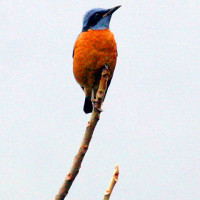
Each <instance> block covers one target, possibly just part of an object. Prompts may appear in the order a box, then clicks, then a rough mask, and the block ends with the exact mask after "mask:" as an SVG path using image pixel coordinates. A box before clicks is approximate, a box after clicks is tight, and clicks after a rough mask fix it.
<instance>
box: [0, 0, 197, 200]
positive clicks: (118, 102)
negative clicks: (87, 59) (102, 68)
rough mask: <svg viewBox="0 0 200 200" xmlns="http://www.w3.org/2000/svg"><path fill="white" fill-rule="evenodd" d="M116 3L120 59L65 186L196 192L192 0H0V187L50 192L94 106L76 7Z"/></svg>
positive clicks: (22, 193) (77, 193) (127, 193)
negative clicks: (78, 76) (80, 75)
mask: <svg viewBox="0 0 200 200" xmlns="http://www.w3.org/2000/svg"><path fill="white" fill-rule="evenodd" d="M120 4H122V7H121V8H120V9H119V10H117V11H116V12H115V13H114V15H113V17H112V20H111V25H110V29H111V30H112V31H113V32H114V34H115V38H116V41H117V44H118V62H117V67H116V70H115V74H114V78H113V80H112V83H111V86H110V88H109V91H108V94H107V97H106V101H105V102H104V105H103V110H104V112H103V113H102V114H101V119H100V121H99V123H98V125H97V128H96V130H95V133H94V135H93V139H92V142H91V144H90V147H89V150H88V152H87V154H86V156H85V159H84V161H83V164H82V168H81V170H80V173H79V175H78V177H77V179H76V180H75V182H74V184H73V186H72V188H71V190H70V192H69V195H68V198H66V199H71V200H80V199H87V200H94V199H103V194H104V191H105V189H106V187H107V185H108V183H109V180H110V178H111V175H112V173H113V170H114V166H115V164H116V163H118V164H119V168H120V176H119V182H118V183H117V185H116V187H115V189H114V191H113V194H112V197H111V199H113V200H122V199H126V200H199V199H200V189H199V188H200V145H199V144H200V131H199V130H200V123H199V121H200V115H199V111H200V106H199V102H200V78H199V77H200V56H199V53H200V24H199V19H200V1H199V0H196V1H195V0H190V1H187V0H165V1H160V0H151V1H149V0H134V1H131V0H130V1H117V0H116V1H114V0H110V1H108V0H102V1H95V0H88V1H80V0H77V1H67V0H66V1H64V0H57V1H52V0H40V1H36V0H35V1H34V0H28V1H27V0H1V1H0V135H1V140H0V158H1V161H0V185H1V186H0V199H1V200H19V199H20V200H36V199H40V200H49V199H53V198H54V196H55V195H56V193H57V191H58V189H59V188H60V186H61V184H62V182H63V180H64V178H65V175H66V174H67V172H68V171H69V169H70V167H71V164H72V161H73V158H74V156H75V154H76V152H77V150H78V148H79V145H80V142H81V139H82V136H83V133H84V130H85V127H86V125H87V122H88V120H89V118H90V115H86V114H85V113H84V112H83V111H82V108H83V103H84V94H83V92H82V90H81V89H80V87H79V85H78V84H77V83H76V81H75V79H74V76H73V72H72V51H73V45H74V42H75V40H76V38H77V36H78V34H79V33H80V31H81V29H82V18H83V15H84V14H85V12H86V11H88V10H89V9H91V8H94V7H103V8H110V7H113V6H116V5H120Z"/></svg>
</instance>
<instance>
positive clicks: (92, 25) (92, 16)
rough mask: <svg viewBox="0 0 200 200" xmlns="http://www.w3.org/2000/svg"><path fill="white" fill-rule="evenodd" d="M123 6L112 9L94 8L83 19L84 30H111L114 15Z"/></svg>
mask: <svg viewBox="0 0 200 200" xmlns="http://www.w3.org/2000/svg"><path fill="white" fill-rule="evenodd" d="M120 7H121V6H116V7H113V8H110V9H104V8H94V9H92V10H90V11H88V12H87V13H86V14H85V16H84V18H83V30H82V31H87V30H88V29H92V30H102V29H107V28H109V24H110V20H111V17H112V14H113V13H114V12H115V11H116V10H117V9H118V8H120Z"/></svg>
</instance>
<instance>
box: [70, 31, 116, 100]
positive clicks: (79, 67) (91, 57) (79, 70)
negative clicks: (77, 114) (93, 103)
mask: <svg viewBox="0 0 200 200" xmlns="http://www.w3.org/2000/svg"><path fill="white" fill-rule="evenodd" d="M116 60H117V46H116V42H115V39H114V35H113V33H112V32H111V31H110V30H109V29H104V30H91V29H89V30H88V31H87V32H82V33H81V34H80V35H79V37H78V39H77V41H76V43H75V47H74V62H73V71H74V76H75V78H76V80H77V82H78V83H79V84H80V85H81V87H83V88H84V91H85V94H86V96H87V97H88V96H91V93H92V90H93V89H94V96H95V95H96V91H97V89H98V86H99V81H100V76H101V69H102V67H103V66H105V64H107V65H108V66H109V67H110V68H109V69H110V72H111V78H112V75H113V72H114V69H115V65H116Z"/></svg>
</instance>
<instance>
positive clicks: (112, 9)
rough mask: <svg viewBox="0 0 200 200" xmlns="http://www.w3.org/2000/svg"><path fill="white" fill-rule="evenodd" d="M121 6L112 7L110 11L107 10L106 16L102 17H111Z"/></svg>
mask: <svg viewBox="0 0 200 200" xmlns="http://www.w3.org/2000/svg"><path fill="white" fill-rule="evenodd" d="M120 7H121V5H119V6H116V7H113V8H111V9H109V10H108V12H107V13H106V14H104V15H103V17H105V16H107V15H112V14H113V13H114V12H115V11H116V10H117V9H118V8H120Z"/></svg>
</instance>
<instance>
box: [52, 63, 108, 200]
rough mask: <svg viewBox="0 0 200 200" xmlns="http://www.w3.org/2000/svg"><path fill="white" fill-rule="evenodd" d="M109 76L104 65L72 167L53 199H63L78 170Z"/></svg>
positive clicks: (98, 114) (88, 142) (96, 120)
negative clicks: (88, 119) (90, 112)
mask: <svg viewBox="0 0 200 200" xmlns="http://www.w3.org/2000/svg"><path fill="white" fill-rule="evenodd" d="M109 77H110V70H109V69H108V67H107V66H105V68H103V70H102V74H101V80H100V83H99V89H98V91H97V94H96V99H95V100H94V106H93V111H92V115H91V118H90V121H89V122H88V125H87V127H86V131H85V134H84V137H83V140H82V143H81V146H80V148H79V151H78V153H77V154H76V156H75V158H74V162H73V164H72V167H71V169H70V171H69V173H68V174H67V176H66V178H65V180H64V183H63V185H62V186H61V188H60V190H59V192H58V194H57V195H56V197H55V200H63V199H65V197H66V195H67V194H68V192H69V189H70V187H71V185H72V183H73V181H74V179H75V178H76V176H77V174H78V172H79V169H80V167H81V163H82V161H83V158H84V156H85V154H86V152H87V150H88V147H89V144H90V140H91V139H92V135H93V132H94V129H95V127H96V124H97V122H98V121H99V118H100V113H101V104H102V102H103V99H104V96H105V92H106V89H107V82H108V80H109Z"/></svg>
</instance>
